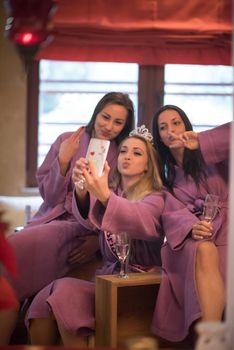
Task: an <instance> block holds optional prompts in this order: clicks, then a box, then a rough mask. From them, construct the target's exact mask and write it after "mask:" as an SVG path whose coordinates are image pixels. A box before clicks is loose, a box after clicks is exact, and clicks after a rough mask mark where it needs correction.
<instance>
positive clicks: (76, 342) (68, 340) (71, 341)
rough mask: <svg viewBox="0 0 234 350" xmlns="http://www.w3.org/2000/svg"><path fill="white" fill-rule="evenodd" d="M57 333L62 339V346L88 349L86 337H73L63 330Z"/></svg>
mask: <svg viewBox="0 0 234 350" xmlns="http://www.w3.org/2000/svg"><path fill="white" fill-rule="evenodd" d="M59 333H60V335H61V338H62V342H63V345H64V346H67V347H77V348H87V347H88V337H85V336H83V335H80V334H79V335H78V334H77V335H76V334H75V335H74V334H71V333H68V332H66V331H65V330H64V329H61V328H59Z"/></svg>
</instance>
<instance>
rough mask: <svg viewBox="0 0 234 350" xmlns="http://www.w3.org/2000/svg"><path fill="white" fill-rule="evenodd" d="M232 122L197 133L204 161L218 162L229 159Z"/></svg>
mask: <svg viewBox="0 0 234 350" xmlns="http://www.w3.org/2000/svg"><path fill="white" fill-rule="evenodd" d="M231 126H232V123H226V124H223V125H220V126H218V127H217V128H214V129H211V130H206V131H202V132H200V133H198V140H199V144H200V148H201V152H202V155H203V157H204V159H205V161H206V163H219V162H222V161H227V160H228V159H229V149H230V137H231V135H230V132H231Z"/></svg>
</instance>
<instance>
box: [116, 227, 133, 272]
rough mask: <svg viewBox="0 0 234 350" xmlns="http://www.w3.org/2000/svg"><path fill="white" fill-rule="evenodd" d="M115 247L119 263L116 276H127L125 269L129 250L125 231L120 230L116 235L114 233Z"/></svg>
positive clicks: (128, 241) (128, 239)
mask: <svg viewBox="0 0 234 350" xmlns="http://www.w3.org/2000/svg"><path fill="white" fill-rule="evenodd" d="M115 249H116V254H117V256H118V259H119V261H120V265H121V268H120V273H119V275H118V276H119V277H120V278H128V275H127V273H126V270H127V262H128V259H127V258H128V255H129V251H130V238H129V236H128V234H127V233H126V232H120V233H119V234H118V235H116V241H115Z"/></svg>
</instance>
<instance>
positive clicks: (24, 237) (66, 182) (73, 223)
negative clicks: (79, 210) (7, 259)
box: [9, 132, 117, 300]
mask: <svg viewBox="0 0 234 350" xmlns="http://www.w3.org/2000/svg"><path fill="white" fill-rule="evenodd" d="M71 134H72V132H66V133H64V134H62V135H60V136H59V137H58V138H57V140H56V141H55V142H54V144H53V145H52V146H51V148H50V151H49V152H48V154H47V156H46V158H45V160H44V162H43V164H42V165H41V167H40V168H39V169H38V172H37V180H38V186H39V191H40V194H41V196H42V198H43V199H44V202H43V203H42V205H41V207H40V209H39V210H38V212H37V213H36V215H35V216H34V217H33V219H32V221H31V222H30V223H29V224H28V225H27V226H26V227H25V229H23V230H22V231H20V232H17V233H14V234H12V235H10V236H9V242H10V244H11V245H12V247H13V249H14V251H15V255H16V259H17V266H18V276H17V278H14V279H13V280H12V279H11V278H10V277H9V279H10V280H11V282H12V285H13V287H14V288H15V290H16V292H17V295H18V297H19V299H20V300H23V299H25V298H27V297H29V296H32V295H34V294H35V293H37V292H38V291H39V290H41V289H42V288H43V287H44V286H46V285H47V284H48V283H50V282H51V281H53V280H54V279H56V278H59V277H62V276H64V274H66V273H67V271H68V270H69V269H70V268H71V266H70V265H69V264H68V262H67V259H68V255H69V253H70V252H71V251H72V250H73V249H74V248H75V247H77V246H78V245H79V244H80V241H79V237H80V236H82V235H86V234H93V232H92V231H91V230H86V229H84V227H83V226H82V225H80V224H79V223H78V222H77V220H76V219H75V217H74V215H73V214H72V193H73V187H74V186H73V183H72V180H71V174H72V169H73V166H74V163H75V161H76V160H77V159H79V158H80V157H85V155H86V151H87V147H88V143H89V140H90V137H89V135H88V134H87V133H84V134H83V135H82V136H81V140H80V148H79V149H78V151H77V152H76V154H75V155H74V156H73V158H72V160H71V162H70V166H69V169H68V171H67V173H66V176H65V177H64V176H61V175H60V168H59V162H58V152H59V148H60V145H61V143H62V141H63V140H65V139H66V138H68V137H69V136H70V135H71ZM116 160H117V145H116V143H115V141H112V142H111V145H110V149H109V152H108V156H107V161H108V163H109V165H110V167H111V169H112V170H113V168H114V167H115V165H116Z"/></svg>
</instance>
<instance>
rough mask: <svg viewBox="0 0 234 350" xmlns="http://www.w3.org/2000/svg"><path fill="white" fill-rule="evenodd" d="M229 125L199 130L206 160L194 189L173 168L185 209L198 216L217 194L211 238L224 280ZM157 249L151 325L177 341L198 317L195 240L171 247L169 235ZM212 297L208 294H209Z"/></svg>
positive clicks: (188, 181) (190, 181) (179, 197)
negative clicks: (159, 279) (158, 279)
mask: <svg viewBox="0 0 234 350" xmlns="http://www.w3.org/2000/svg"><path fill="white" fill-rule="evenodd" d="M229 140H230V124H229V123H228V124H225V125H222V126H220V127H217V128H215V129H212V130H209V131H204V132H201V133H199V141H200V147H201V151H202V154H203V156H204V159H205V161H206V164H207V166H206V170H207V181H206V182H205V183H202V184H201V186H200V191H198V190H197V188H196V186H195V184H194V181H193V179H191V177H189V178H187V179H186V178H185V176H184V173H183V170H182V169H181V168H179V167H176V179H175V185H174V192H175V195H176V197H177V198H178V199H179V200H180V201H181V202H183V203H184V204H185V205H187V207H188V209H189V210H190V211H191V212H193V213H194V214H196V215H197V216H198V217H201V213H202V207H203V204H204V199H205V196H206V194H207V193H211V194H216V195H218V196H219V198H220V201H219V207H220V209H219V213H218V215H217V216H216V218H215V219H214V221H213V226H214V234H213V236H212V238H211V240H212V241H214V243H215V244H216V246H217V248H218V250H219V255H220V269H221V272H222V276H223V279H224V281H225V279H226V277H225V276H226V249H227V205H228V159H229ZM167 238H168V242H167V243H166V244H164V246H163V247H162V250H161V255H162V268H163V272H164V274H163V279H162V282H161V285H160V290H159V295H158V298H157V303H156V309H155V313H154V319H153V324H152V330H153V332H154V333H155V334H156V335H158V336H160V337H162V338H165V339H167V340H170V341H181V340H183V339H184V338H185V337H186V335H187V334H188V331H189V327H190V326H191V324H192V323H193V321H195V320H198V319H199V318H200V317H201V308H200V305H199V300H198V294H197V289H196V283H195V258H196V250H197V246H198V244H200V242H199V241H195V240H193V239H192V238H188V239H186V240H185V241H184V240H183V239H181V240H179V241H178V244H177V246H174V244H173V242H172V241H171V239H170V237H167ZM211 298H212V296H211Z"/></svg>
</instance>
